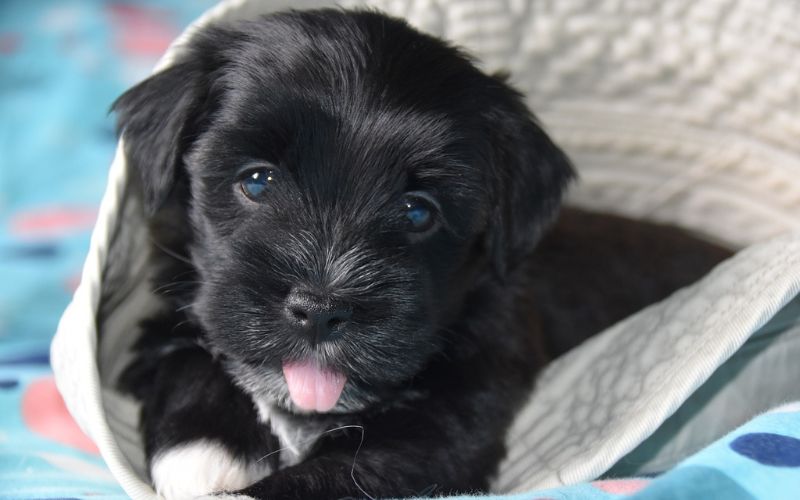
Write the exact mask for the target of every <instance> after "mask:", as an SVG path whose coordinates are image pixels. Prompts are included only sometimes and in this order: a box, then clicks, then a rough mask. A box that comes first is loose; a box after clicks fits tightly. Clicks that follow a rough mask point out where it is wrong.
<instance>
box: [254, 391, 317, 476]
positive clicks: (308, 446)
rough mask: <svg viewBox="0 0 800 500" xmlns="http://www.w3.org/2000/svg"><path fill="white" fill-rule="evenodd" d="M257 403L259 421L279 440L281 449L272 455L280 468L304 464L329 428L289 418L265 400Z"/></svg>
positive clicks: (271, 453) (313, 422) (272, 452)
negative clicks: (276, 457) (275, 457)
mask: <svg viewBox="0 0 800 500" xmlns="http://www.w3.org/2000/svg"><path fill="white" fill-rule="evenodd" d="M255 403H256V408H257V409H258V416H259V419H260V420H261V422H262V423H264V424H265V425H268V426H269V427H270V429H271V430H272V434H273V435H274V436H275V437H277V438H278V446H279V447H278V449H277V450H274V451H271V452H270V455H273V454H275V455H277V456H278V460H277V462H278V464H279V467H280V468H283V467H289V466H292V465H295V464H298V463H300V462H302V461H303V459H305V457H306V456H308V454H309V453H310V452H311V450H312V449H313V448H314V446H315V445H316V444H317V442H318V441H319V438H320V436H322V434H324V433H325V432H326V431H327V429H328V428H329V427H328V426H327V425H326V424H324V423H322V422H315V421H306V420H301V419H298V418H293V417H290V416H287V415H285V414H284V413H283V412H281V411H277V410H275V409H274V408H273V407H272V406H271V405H270V404H269V403H267V402H266V401H264V400H258V399H256V401H255Z"/></svg>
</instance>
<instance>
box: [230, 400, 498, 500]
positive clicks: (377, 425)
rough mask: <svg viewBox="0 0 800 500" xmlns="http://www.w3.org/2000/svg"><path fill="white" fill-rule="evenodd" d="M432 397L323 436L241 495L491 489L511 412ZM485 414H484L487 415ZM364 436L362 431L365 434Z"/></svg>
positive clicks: (275, 499)
mask: <svg viewBox="0 0 800 500" xmlns="http://www.w3.org/2000/svg"><path fill="white" fill-rule="evenodd" d="M475 396H476V397H475V399H471V398H470V397H469V395H467V397H466V398H465V399H464V400H462V401H461V402H458V401H456V400H455V399H449V400H447V399H446V398H434V399H426V400H425V401H420V402H419V403H420V404H418V405H417V404H415V405H414V407H413V408H412V407H409V406H405V407H404V408H403V409H402V410H401V409H398V410H392V411H384V412H380V413H379V414H377V415H375V416H373V417H371V418H368V419H365V420H364V421H362V423H361V424H360V425H352V424H351V425H346V420H343V421H342V424H343V425H342V426H341V427H342V428H343V429H344V430H342V431H339V432H337V433H336V434H332V433H331V434H327V435H325V436H323V438H322V440H321V442H320V443H319V446H318V448H317V449H316V450H315V451H314V452H313V453H312V454H311V455H310V456H309V457H307V458H306V459H305V460H304V461H303V462H301V463H299V464H297V465H294V466H292V467H287V468H284V469H280V470H278V471H276V472H273V473H272V474H271V475H270V476H268V477H265V478H263V479H262V480H260V481H259V482H257V483H255V484H254V485H252V486H250V487H247V488H245V489H243V490H241V491H239V492H238V493H239V494H243V495H247V496H250V497H255V498H260V499H264V500H267V499H269V500H291V499H298V500H299V499H303V500H309V499H341V498H399V497H421V496H439V495H444V494H455V493H465V492H476V491H485V490H486V489H487V488H488V479H487V478H488V477H489V476H490V475H491V474H492V473H493V472H494V469H495V467H496V465H497V463H498V461H499V459H500V457H502V455H503V454H504V450H505V447H504V444H503V441H502V436H503V433H502V432H501V429H500V428H499V427H504V426H505V425H506V424H507V422H508V415H509V413H508V412H507V408H502V407H501V406H499V405H498V406H495V404H494V402H496V401H497V400H496V399H495V398H494V396H492V395H491V394H488V395H487V394H485V393H484V394H481V395H477V394H476V395H475ZM484 412H485V413H484ZM486 415H491V418H487V417H486ZM362 432H363V433H362Z"/></svg>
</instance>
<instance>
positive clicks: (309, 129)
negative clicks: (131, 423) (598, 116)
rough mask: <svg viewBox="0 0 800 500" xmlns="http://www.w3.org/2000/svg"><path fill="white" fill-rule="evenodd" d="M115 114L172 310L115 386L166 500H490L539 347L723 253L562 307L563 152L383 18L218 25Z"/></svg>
mask: <svg viewBox="0 0 800 500" xmlns="http://www.w3.org/2000/svg"><path fill="white" fill-rule="evenodd" d="M114 109H115V110H116V111H117V113H118V114H119V126H120V127H121V130H122V132H123V136H124V141H125V150H126V153H127V156H128V160H129V164H130V166H131V168H132V169H133V170H134V171H135V172H138V174H139V178H138V182H140V183H141V185H140V188H141V196H142V197H143V200H144V203H145V207H146V209H147V210H148V211H149V214H150V220H151V229H150V232H151V237H152V240H153V242H154V247H153V252H152V253H153V255H152V261H153V265H155V266H157V268H158V274H157V276H156V278H155V280H154V281H155V282H154V283H153V289H154V291H155V292H156V293H158V294H159V296H160V297H161V301H162V302H163V304H164V308H163V312H162V313H161V314H159V315H157V316H155V317H152V318H150V319H148V320H147V321H145V322H144V323H143V327H144V335H143V338H142V341H141V342H140V343H139V350H138V356H137V359H136V361H135V362H134V363H133V364H132V365H131V366H130V368H129V369H128V370H127V372H126V373H125V376H124V377H123V379H122V385H123V387H124V388H126V389H127V390H129V391H130V392H132V393H133V394H135V395H136V396H137V397H138V398H140V399H141V400H142V402H143V413H142V428H143V433H144V437H145V442H146V454H147V457H148V461H149V468H150V472H151V476H152V479H153V482H154V484H155V486H156V488H157V489H158V491H159V492H161V493H162V494H164V495H165V496H166V497H168V498H181V497H187V496H192V495H200V494H207V493H213V492H220V491H227V492H232V491H238V492H240V493H242V494H247V495H252V496H255V497H260V498H270V499H282V498H298V499H313V498H339V497H345V496H355V497H366V496H371V497H385V496H394V497H397V496H413V495H420V494H423V493H436V494H443V493H452V492H467V491H479V490H485V489H486V488H487V485H488V481H489V479H490V477H491V475H492V474H493V473H494V472H495V469H496V466H497V464H498V462H499V460H500V459H501V458H502V457H503V455H504V450H505V448H504V442H503V438H504V432H505V430H506V428H507V427H508V425H509V423H510V422H511V419H512V417H513V416H514V413H515V411H516V410H517V409H518V407H519V406H520V404H521V402H522V401H523V400H524V398H525V396H526V395H527V394H528V393H529V391H530V390H531V387H532V383H533V380H534V375H535V372H536V371H537V370H538V369H539V368H540V367H541V366H542V365H543V364H544V362H545V361H546V359H547V357H548V355H554V354H557V353H558V352H561V351H563V350H565V349H567V348H569V347H571V346H572V345H574V344H576V343H578V342H580V340H582V338H583V337H585V336H587V335H589V334H591V333H593V332H594V331H596V330H597V329H599V328H601V327H602V326H605V325H607V324H608V323H609V322H611V321H613V320H614V319H618V318H617V316H621V315H625V314H628V313H629V312H631V311H633V310H635V309H637V308H638V307H641V306H642V305H643V304H645V303H647V302H650V301H653V300H657V299H658V298H661V297H663V296H664V295H666V293H668V292H669V291H670V290H672V289H674V288H675V287H677V286H680V285H682V284H685V282H688V281H690V278H689V277H693V276H697V275H699V274H700V273H701V272H703V271H705V270H706V269H707V268H708V266H709V265H710V263H711V262H712V261H714V260H716V259H717V258H719V256H714V257H713V258H709V259H705V260H702V259H701V261H702V262H700V263H699V264H698V265H696V266H694V267H691V266H689V268H688V270H686V273H684V275H681V276H682V277H679V276H678V275H677V274H680V273H677V274H676V273H673V274H672V276H670V277H669V278H668V279H665V280H662V281H658V280H655V279H654V280H651V281H649V282H648V284H647V285H641V286H638V288H637V286H636V285H626V286H625V287H624V288H625V293H624V294H623V295H625V296H626V299H625V300H623V301H622V302H624V303H623V305H621V306H619V307H617V308H616V309H611V310H613V311H614V312H613V313H608V312H605V311H609V310H610V309H609V308H606V307H605V306H604V305H603V304H602V300H603V299H602V298H601V299H598V300H600V302H597V301H596V302H597V303H595V304H594V305H593V307H594V309H592V308H580V310H578V309H576V310H573V311H571V312H570V311H565V310H564V307H566V306H564V305H563V304H560V305H552V304H550V302H551V300H550V298H549V297H550V294H549V293H548V290H550V289H551V287H555V288H557V289H559V290H561V291H562V292H563V293H566V294H568V295H569V293H570V291H576V290H579V289H580V288H581V283H580V278H577V277H576V279H574V280H572V281H571V282H570V283H566V282H562V280H561V277H560V276H559V274H558V266H557V265H556V264H559V263H560V264H561V265H566V266H567V267H570V266H572V267H571V269H572V271H571V272H572V273H573V274H576V273H577V268H576V267H574V265H573V264H574V263H573V264H570V263H569V261H568V259H567V260H564V259H563V258H557V259H552V255H550V254H547V253H545V255H544V258H543V259H542V258H540V259H539V260H536V258H531V252H532V250H533V248H534V246H535V244H536V243H537V241H538V240H539V239H540V237H541V235H542V233H543V230H544V229H545V228H546V226H547V225H548V224H549V223H550V222H551V220H552V219H553V218H554V216H555V214H556V211H557V208H558V206H559V204H560V200H561V196H562V191H563V189H564V187H565V186H566V184H567V183H568V181H569V180H570V179H571V177H572V175H573V173H572V169H571V167H570V164H569V162H568V160H567V158H566V157H565V156H564V154H562V152H561V151H560V150H559V149H558V148H557V147H556V146H555V145H554V144H553V143H552V142H551V141H550V139H549V138H548V137H547V136H546V134H545V133H544V132H543V131H542V130H541V128H540V127H539V126H538V125H537V124H536V121H535V120H534V118H533V116H532V115H531V113H530V112H529V111H528V110H527V109H526V107H525V105H524V103H523V101H522V98H521V96H520V95H519V94H518V93H517V92H515V91H514V90H513V89H512V88H510V87H509V86H508V85H507V84H506V83H504V81H503V80H502V79H500V78H496V77H493V76H488V75H486V74H484V73H482V72H480V71H479V70H477V69H476V68H475V67H474V66H473V65H472V64H471V62H470V60H469V58H468V57H466V56H465V55H464V54H463V53H461V52H459V51H458V50H457V49H455V48H453V47H451V46H448V45H447V44H445V43H443V42H442V41H440V40H437V39H435V38H432V37H430V36H427V35H424V34H421V33H419V32H417V31H415V30H413V29H412V28H410V27H409V26H408V25H407V24H405V23H404V22H402V21H399V20H396V19H391V18H388V17H385V16H383V15H380V14H378V13H374V12H347V11H340V10H320V11H309V12H290V13H281V14H276V15H271V16H267V17H264V18H261V19H259V20H257V21H253V22H243V23H237V24H234V25H230V26H220V27H213V28H206V29H204V30H203V32H202V33H200V34H198V35H197V36H196V37H195V39H194V40H193V41H192V42H191V44H190V45H189V46H188V47H187V48H186V50H185V51H184V52H183V53H182V54H181V55H180V56H179V57H178V60H177V61H176V63H175V64H174V65H172V66H171V67H170V68H168V69H166V70H164V71H162V72H160V73H158V74H156V75H154V76H153V77H151V78H149V79H148V80H146V81H144V82H143V83H141V84H139V85H138V86H136V87H134V88H133V89H131V90H130V91H128V92H127V93H126V94H125V95H123V96H122V97H121V98H120V99H119V100H118V102H117V103H116V104H115V105H114ZM575 217H576V219H575V220H573V227H574V226H575V223H577V225H578V226H580V225H581V224H583V225H584V226H586V227H599V226H598V225H597V224H598V220H594V219H592V217H591V216H586V215H581V214H578V215H576V216H575ZM604 220H605V219H604ZM609 220H610V219H609ZM576 221H577V222H576ZM601 233H603V235H600V237H597V238H595V240H594V241H593V242H592V243H594V244H595V245H597V246H600V245H602V240H603V236H606V237H608V235H606V234H605V233H606V231H601ZM613 233H614V230H611V231H610V232H608V234H609V235H613ZM575 234H582V231H576V232H575ZM595 236H597V235H595ZM556 247H557V248H558V245H556ZM572 247H573V250H574V249H579V250H583V249H584V245H583V243H581V244H573V245H572ZM545 248H550V247H548V246H546V247H545ZM618 249H621V250H622V252H623V254H624V253H625V249H624V248H622V247H620V248H618ZM548 255H549V257H548ZM553 255H559V253H558V251H556V252H555V253H554V254H553ZM670 255H672V254H670ZM720 255H721V254H720ZM548 258H551V259H552V260H555V261H558V262H556V263H555V264H553V265H551V264H552V263H550V262H549V261H548ZM625 258H626V259H628V260H630V255H629V254H627V255H625ZM562 261H563V262H562ZM565 262H566V264H565ZM657 262H658V260H657V259H654V258H652V256H649V257H648V264H647V265H651V266H657V265H658V264H657ZM626 266H627V267H625V269H626V270H630V269H633V272H629V273H628V274H629V275H636V274H637V272H638V271H637V270H636V269H635V264H631V263H628V262H626ZM594 267H603V266H594ZM618 267H619V269H622V268H623V267H624V266H618ZM626 272H628V271H626ZM687 273H688V274H687ZM540 278H541V279H540ZM615 279H616V278H615ZM682 280H683V281H682ZM597 282H598V283H601V282H604V280H603V279H599V280H598V281H597ZM176 283H177V285H176ZM176 286H177V287H178V289H177V290H176ZM165 290H166V291H169V292H171V293H167V292H166V291H165ZM563 314H567V315H568V316H569V318H571V320H574V323H575V325H577V326H575V325H573V324H569V325H566V326H565V324H564V323H563V321H562V322H561V323H559V318H562V320H563V316H559V315H563ZM543 326H544V327H546V328H549V330H548V331H546V332H545V333H546V335H544V334H543V333H542V328H543ZM566 330H568V331H566Z"/></svg>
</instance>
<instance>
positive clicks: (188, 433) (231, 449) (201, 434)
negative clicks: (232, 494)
mask: <svg viewBox="0 0 800 500" xmlns="http://www.w3.org/2000/svg"><path fill="white" fill-rule="evenodd" d="M142 392H143V393H144V394H143V397H142V398H141V399H142V402H143V408H142V422H141V424H142V430H143V434H144V437H145V452H146V455H147V459H148V463H149V470H150V475H151V479H152V481H153V485H154V486H155V488H156V490H157V491H158V493H159V494H161V495H163V496H164V497H165V498H167V499H182V498H191V497H196V496H199V495H207V494H211V493H216V492H222V491H232V490H237V489H240V488H244V487H246V486H248V485H250V484H252V483H253V482H255V481H257V480H258V479H260V478H261V477H263V476H264V475H266V474H268V473H269V472H270V465H269V463H268V462H267V461H262V460H259V459H260V457H263V456H264V455H266V454H268V452H269V449H270V443H271V442H272V438H271V435H270V432H269V430H268V429H267V428H266V426H263V425H261V424H260V423H259V419H258V415H257V413H256V411H255V409H254V407H253V404H252V401H251V400H250V398H248V397H247V396H246V395H244V394H243V393H242V392H241V391H240V390H239V389H238V388H237V387H236V386H234V385H233V384H232V383H231V382H230V380H229V379H228V377H227V375H226V374H225V373H224V372H223V370H222V368H221V367H220V366H219V364H218V363H216V362H214V361H213V360H212V358H211V356H210V355H208V354H207V353H206V352H204V351H203V350H201V349H199V348H196V349H186V350H180V351H177V352H173V353H171V354H169V355H167V356H165V357H163V358H162V359H160V360H159V363H158V366H157V368H156V370H155V373H154V377H153V379H152V380H151V383H150V384H149V387H148V390H147V391H142Z"/></svg>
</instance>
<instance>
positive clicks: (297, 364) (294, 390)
mask: <svg viewBox="0 0 800 500" xmlns="http://www.w3.org/2000/svg"><path fill="white" fill-rule="evenodd" d="M283 376H284V378H285V379H286V385H287V386H288V387H289V396H290V397H291V398H292V402H293V403H294V404H295V406H297V407H298V408H300V409H301V410H304V411H310V412H311V411H315V412H319V413H324V412H328V411H330V410H332V409H333V407H334V406H336V403H337V402H338V401H339V398H340V397H341V395H342V391H343V390H344V385H345V383H347V376H346V375H345V374H344V373H342V372H339V371H337V370H334V369H332V368H328V367H325V366H322V365H320V364H319V362H317V361H316V360H313V359H310V360H304V361H284V362H283Z"/></svg>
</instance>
